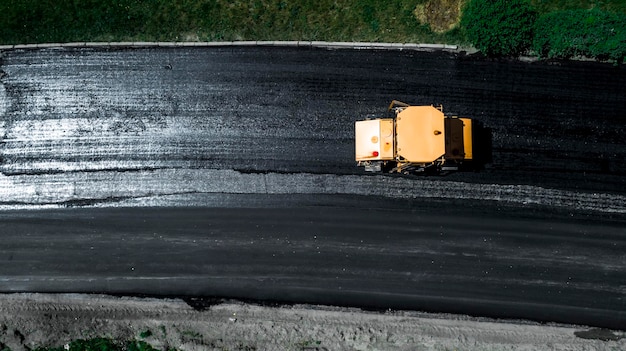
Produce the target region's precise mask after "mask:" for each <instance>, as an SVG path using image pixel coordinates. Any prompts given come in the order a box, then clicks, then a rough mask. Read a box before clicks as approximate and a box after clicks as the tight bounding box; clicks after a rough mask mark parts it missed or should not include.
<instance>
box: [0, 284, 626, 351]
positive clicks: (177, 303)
mask: <svg viewBox="0 0 626 351" xmlns="http://www.w3.org/2000/svg"><path fill="white" fill-rule="evenodd" d="M191 305H194V307H195V308H194V307H191V306H190V304H188V303H186V302H185V301H183V300H181V299H153V298H134V297H113V296H107V295H80V294H60V295H52V294H4V295H0V312H1V313H0V327H1V328H0V342H1V343H2V344H4V346H6V347H9V348H10V349H11V350H13V351H22V350H30V349H33V348H36V347H39V346H56V347H58V346H63V345H65V344H67V343H68V342H69V341H71V340H75V339H80V338H83V339H88V338H93V337H108V338H113V339H116V340H132V339H139V340H144V341H146V342H147V343H149V344H150V345H152V346H153V347H155V348H158V349H170V348H175V349H178V350H623V349H626V338H624V337H625V336H626V333H624V332H615V331H609V330H598V329H595V330H594V329H590V328H587V327H584V326H574V325H556V324H554V325H541V324H536V323H532V322H524V321H497V320H489V319H484V318H481V319H477V318H471V317H467V316H453V315H442V314H424V313H419V312H407V311H387V312H385V313H381V312H368V311H362V310H358V309H346V308H334V307H324V306H311V305H293V306H279V307H272V306H260V305H256V304H248V303H242V302H237V301H214V302H213V303H212V304H204V305H202V304H201V303H198V301H196V303H191ZM148 331H149V332H148ZM146 334H151V335H149V336H146ZM142 335H143V336H144V337H143V338H142V337H141V336H142Z"/></svg>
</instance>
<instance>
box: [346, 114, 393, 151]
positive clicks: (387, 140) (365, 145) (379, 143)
mask: <svg viewBox="0 0 626 351" xmlns="http://www.w3.org/2000/svg"><path fill="white" fill-rule="evenodd" d="M393 129H394V126H393V119H391V118H386V119H372V120H367V121H358V122H356V124H355V133H356V135H357V137H356V143H355V144H356V160H357V161H373V160H393V159H394V157H395V155H394V144H393V139H394V130H393Z"/></svg>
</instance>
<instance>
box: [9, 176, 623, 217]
mask: <svg viewBox="0 0 626 351" xmlns="http://www.w3.org/2000/svg"><path fill="white" fill-rule="evenodd" d="M193 194H253V195H280V194H325V195H362V196H379V197H385V198H395V199H419V198H437V199H461V200H463V199H468V200H483V201H497V202H503V203H508V204H514V205H521V206H533V205H538V206H551V207H556V208H561V209H571V210H579V211H596V212H603V213H617V214H623V213H626V196H623V195H617V194H607V193H598V192H596V193H583V192H572V191H567V190H559V189H550V188H543V187H539V186H532V185H502V184H477V183H465V182H458V181H445V182H442V181H437V180H430V179H423V178H415V177H407V178H404V177H394V176H370V175H334V174H311V173H271V172H270V173H242V172H238V171H234V170H207V169H156V170H150V171H137V172H115V171H102V172H93V173H82V172H68V173H59V174H43V175H15V176H4V175H0V196H1V198H2V202H0V208H3V209H13V208H39V207H41V206H45V205H56V206H59V207H64V206H68V205H71V204H72V203H75V205H76V204H80V203H83V204H85V205H90V206H120V205H122V206H131V207H132V206H146V205H149V206H184V205H186V204H187V203H188V201H185V200H186V199H185V197H186V196H188V195H193ZM172 195H178V198H174V199H172V198H171V196H172Z"/></svg>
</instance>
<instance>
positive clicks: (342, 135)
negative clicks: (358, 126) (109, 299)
mask: <svg viewBox="0 0 626 351" xmlns="http://www.w3.org/2000/svg"><path fill="white" fill-rule="evenodd" d="M0 69H2V71H3V72H5V74H4V75H3V77H2V78H1V79H0V81H1V82H2V85H1V86H0V116H1V117H0V123H1V124H0V132H1V133H0V135H1V144H0V171H1V172H2V174H1V175H0V198H1V200H0V206H2V208H3V209H4V211H3V212H1V213H0V219H1V220H0V236H1V240H2V244H1V245H0V267H2V268H0V290H1V291H6V292H15V291H64V292H79V291H80V292H105V293H125V294H150V295H187V296H223V297H235V298H242V299H256V300H271V301H284V302H310V303H324V304H337V305H353V306H360V307H368V308H380V309H385V308H394V309H402V308H404V309H418V310H428V311H444V312H452V313H469V314H473V315H484V316H493V317H507V318H530V319H536V320H544V321H560V322H569V323H581V324H590V325H596V326H603V327H610V328H621V329H623V325H625V324H626V303H625V301H624V299H625V298H626V286H625V285H624V282H625V281H626V271H625V269H624V268H626V254H624V247H626V229H625V225H624V224H625V223H626V218H625V216H624V214H625V213H626V178H625V177H624V175H625V174H626V166H624V162H623V160H624V159H625V156H626V143H625V137H624V135H625V134H624V132H626V130H625V129H626V127H625V126H626V124H625V123H624V122H626V115H625V113H624V107H626V84H624V83H625V82H626V70H625V69H624V67H622V66H612V65H610V64H597V63H590V62H569V63H568V62H548V63H520V62H514V61H492V60H487V59H483V58H480V57H468V56H465V55H462V54H453V53H437V52H436V53H426V52H412V51H403V52H387V51H351V50H337V51H328V50H317V49H296V48H293V49H286V48H282V49H279V48H203V49H199V48H176V49H174V48H167V49H140V50H107V49H98V50H95V49H80V50H78V49H50V50H26V51H21V50H16V51H7V52H3V53H2V65H1V66H0ZM392 99H398V100H402V101H405V102H410V103H414V104H431V103H434V104H439V103H441V104H443V105H444V110H445V111H449V112H451V113H454V114H458V115H460V116H469V117H474V118H475V119H477V120H479V121H480V122H481V123H482V124H483V125H484V126H485V127H487V128H489V129H490V131H491V145H492V153H491V154H490V155H488V156H490V157H489V158H491V160H492V161H491V162H490V163H488V164H487V165H486V166H485V169H483V170H481V171H480V172H462V173H456V174H451V175H448V176H445V177H434V178H432V177H431V178H427V177H410V178H406V177H390V176H370V175H363V174H361V173H360V171H359V170H358V169H356V168H355V166H354V162H353V157H354V155H353V152H354V151H353V149H354V143H353V126H354V121H355V120H358V119H362V118H365V117H376V116H380V115H383V114H384V113H385V107H386V106H387V104H388V103H389V101H390V100H392ZM85 206H87V207H89V208H82V207H85ZM149 206H156V207H149ZM187 206H192V207H187ZM102 207H107V208H102ZM47 208H50V209H47Z"/></svg>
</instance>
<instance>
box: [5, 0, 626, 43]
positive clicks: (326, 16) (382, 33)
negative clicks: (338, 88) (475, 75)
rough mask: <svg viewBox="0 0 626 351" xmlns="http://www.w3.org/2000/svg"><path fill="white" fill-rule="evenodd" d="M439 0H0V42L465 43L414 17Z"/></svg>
mask: <svg viewBox="0 0 626 351" xmlns="http://www.w3.org/2000/svg"><path fill="white" fill-rule="evenodd" d="M434 1H439V2H437V3H435V2H434ZM455 1H456V0H446V4H448V3H450V4H452V3H455ZM458 1H462V2H465V1H468V0H458ZM458 1H456V2H457V3H458ZM530 1H531V4H532V5H533V7H534V8H535V9H536V10H537V13H538V14H539V15H540V16H541V15H544V14H547V13H550V12H553V11H561V10H573V9H590V8H598V9H600V10H604V11H606V12H610V13H619V14H624V15H626V1H624V0H530ZM437 4H438V5H437ZM442 4H444V3H443V2H441V0H385V1H380V0H0V44H24V43H50V42H74V41H78V42H82V41H221V40H323V41H378V42H427V43H447V44H461V45H465V44H468V43H469V41H468V39H467V37H466V34H465V32H464V31H463V30H461V29H459V28H458V27H457V28H454V29H452V30H450V31H447V32H443V33H435V32H433V31H432V30H431V29H430V26H429V24H428V23H420V21H418V19H417V17H416V14H415V9H416V7H417V6H418V5H420V8H421V9H424V8H431V9H432V8H435V9H438V8H440V7H441V6H444V5H442ZM437 6H439V7H437ZM432 17H433V18H435V17H437V16H432ZM431 23H432V22H431Z"/></svg>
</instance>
